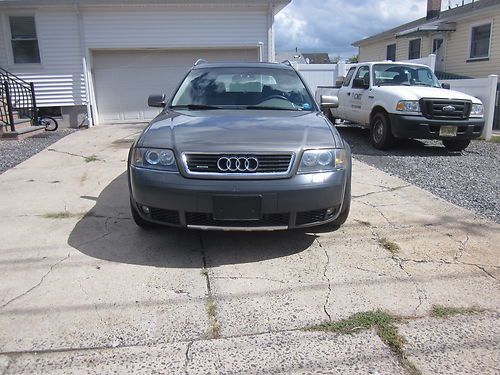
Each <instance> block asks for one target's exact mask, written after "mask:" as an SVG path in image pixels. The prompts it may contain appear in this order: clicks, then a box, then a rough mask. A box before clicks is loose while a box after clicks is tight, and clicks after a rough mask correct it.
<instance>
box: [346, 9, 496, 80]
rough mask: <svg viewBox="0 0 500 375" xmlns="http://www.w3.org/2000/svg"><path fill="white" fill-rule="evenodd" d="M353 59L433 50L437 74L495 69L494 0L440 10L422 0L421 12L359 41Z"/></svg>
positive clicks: (412, 55) (392, 57) (410, 55)
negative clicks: (423, 14)
mask: <svg viewBox="0 0 500 375" xmlns="http://www.w3.org/2000/svg"><path fill="white" fill-rule="evenodd" d="M353 45H354V46H355V47H358V48H359V61H360V62H365V61H379V60H392V61H400V60H411V59H417V58H420V57H425V56H427V55H429V54H431V53H434V54H436V71H438V72H439V75H442V76H445V73H446V74H448V75H459V76H466V77H474V78H476V77H486V76H488V75H490V74H500V1H499V0H479V1H478V0H476V1H474V2H473V3H469V4H466V5H464V6H459V7H456V8H452V9H449V10H446V11H443V12H441V1H440V0H428V11H427V17H424V18H421V19H419V20H416V21H413V22H410V23H407V24H405V25H402V26H398V27H396V28H394V29H391V30H388V31H385V32H383V33H380V34H377V35H374V36H371V37H368V38H366V39H362V40H359V41H357V42H355V43H354V44H353Z"/></svg>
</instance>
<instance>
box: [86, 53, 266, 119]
mask: <svg viewBox="0 0 500 375" xmlns="http://www.w3.org/2000/svg"><path fill="white" fill-rule="evenodd" d="M197 59H206V60H207V61H209V62H220V61H257V60H258V49H238V50H234V49H231V50H180V51H159V50H158V51H157V50H144V51H143V50H140V51H139V50H138V51H94V53H93V67H94V68H93V73H94V83H95V88H96V99H97V110H98V113H99V120H100V122H101V123H113V122H127V121H128V122H133V121H138V122H140V121H145V120H150V119H152V118H153V117H155V116H156V115H157V114H158V112H159V110H158V109H156V108H148V106H147V99H148V96H149V95H151V94H163V93H165V94H167V96H170V95H171V94H172V92H173V90H175V88H176V87H177V85H178V84H179V82H180V80H181V79H182V78H183V77H184V75H185V74H186V72H187V70H188V69H189V68H190V67H191V66H192V65H193V64H194V62H195V61H196V60H197Z"/></svg>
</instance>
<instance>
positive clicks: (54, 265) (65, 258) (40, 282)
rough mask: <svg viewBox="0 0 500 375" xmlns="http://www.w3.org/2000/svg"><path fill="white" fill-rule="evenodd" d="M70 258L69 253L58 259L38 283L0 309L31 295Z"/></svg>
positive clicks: (0, 306) (0, 307)
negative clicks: (54, 270)
mask: <svg viewBox="0 0 500 375" xmlns="http://www.w3.org/2000/svg"><path fill="white" fill-rule="evenodd" d="M69 257H70V253H68V255H66V256H65V257H64V258H62V259H60V260H59V261H57V262H56V263H54V264H53V265H51V266H50V269H49V270H48V271H47V272H46V273H45V274H44V275H43V276H42V277H41V279H40V281H39V282H38V283H36V284H35V285H34V286H32V287H31V288H29V289H28V290H27V291H25V292H23V293H21V294H19V295H17V296H16V297H14V298H11V299H10V300H9V301H7V302H5V303H4V304H3V305H0V309H3V308H5V307H7V306H8V305H9V304H11V303H12V302H14V301H17V300H18V299H20V298H22V297H24V296H26V295H27V294H29V293H31V292H32V291H33V290H35V289H36V288H38V287H39V286H40V285H42V283H43V282H44V280H45V278H46V277H47V276H49V274H50V273H51V272H52V270H53V269H54V268H55V267H56V266H58V265H59V264H61V263H62V262H64V261H65V260H67V259H69Z"/></svg>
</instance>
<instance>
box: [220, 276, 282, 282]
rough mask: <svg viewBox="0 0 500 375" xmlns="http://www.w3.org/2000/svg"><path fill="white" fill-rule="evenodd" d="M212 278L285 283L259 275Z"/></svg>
mask: <svg viewBox="0 0 500 375" xmlns="http://www.w3.org/2000/svg"><path fill="white" fill-rule="evenodd" d="M212 279H214V280H219V279H221V280H224V279H226V280H239V279H242V280H265V281H272V282H275V283H280V284H286V282H285V281H283V280H276V279H271V278H268V277H259V276H212Z"/></svg>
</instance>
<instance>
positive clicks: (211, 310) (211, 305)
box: [205, 297, 220, 339]
mask: <svg viewBox="0 0 500 375" xmlns="http://www.w3.org/2000/svg"><path fill="white" fill-rule="evenodd" d="M205 307H206V309H207V314H208V323H209V326H208V329H207V337H208V338H209V339H218V338H219V337H220V323H219V321H218V320H217V304H216V303H215V300H214V299H213V298H211V297H210V298H209V299H208V300H207V303H206V306H205Z"/></svg>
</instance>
